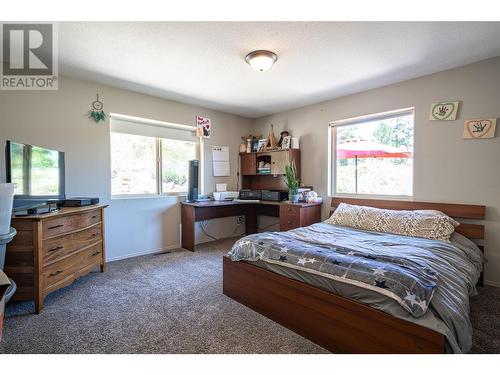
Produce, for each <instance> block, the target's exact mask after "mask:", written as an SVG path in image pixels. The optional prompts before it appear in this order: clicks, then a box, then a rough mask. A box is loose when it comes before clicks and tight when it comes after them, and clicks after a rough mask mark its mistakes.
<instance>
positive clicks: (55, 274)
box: [49, 271, 62, 277]
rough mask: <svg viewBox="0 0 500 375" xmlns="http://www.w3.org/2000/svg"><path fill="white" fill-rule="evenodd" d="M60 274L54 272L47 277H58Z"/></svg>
mask: <svg viewBox="0 0 500 375" xmlns="http://www.w3.org/2000/svg"><path fill="white" fill-rule="evenodd" d="M60 273H62V271H56V272H54V273H51V274H50V275H49V277H53V276H57V275H59V274H60Z"/></svg>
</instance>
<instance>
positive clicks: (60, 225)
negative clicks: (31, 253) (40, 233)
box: [49, 224, 64, 229]
mask: <svg viewBox="0 0 500 375" xmlns="http://www.w3.org/2000/svg"><path fill="white" fill-rule="evenodd" d="M61 227H64V224H57V225H53V226H51V227H49V229H56V228H61Z"/></svg>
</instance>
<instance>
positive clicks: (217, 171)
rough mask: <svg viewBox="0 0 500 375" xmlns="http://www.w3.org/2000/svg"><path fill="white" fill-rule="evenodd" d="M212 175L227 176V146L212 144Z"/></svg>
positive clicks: (228, 173) (228, 172) (228, 174)
mask: <svg viewBox="0 0 500 375" xmlns="http://www.w3.org/2000/svg"><path fill="white" fill-rule="evenodd" d="M212 164H213V173H214V177H229V176H230V171H229V146H212Z"/></svg>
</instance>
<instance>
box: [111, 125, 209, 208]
mask: <svg viewBox="0 0 500 375" xmlns="http://www.w3.org/2000/svg"><path fill="white" fill-rule="evenodd" d="M145 125H147V124H145ZM182 126H184V125H182ZM111 133H117V134H128V135H130V136H138V137H140V135H138V134H129V133H124V132H117V131H113V130H111V129H110V134H111ZM151 138H154V140H155V154H156V161H155V171H156V184H155V185H156V192H155V193H147V194H127V193H121V194H113V186H112V184H111V199H112V200H114V199H141V198H148V199H151V198H172V197H185V196H187V193H188V192H187V191H170V192H164V191H163V184H162V179H161V175H162V167H163V164H162V163H163V161H162V156H163V155H162V139H167V140H173V141H181V140H179V139H175V138H166V137H151ZM185 142H190V141H185ZM110 143H111V137H110ZM192 143H194V144H195V147H196V151H195V153H196V158H197V159H198V160H199V162H200V171H201V170H202V168H203V164H202V163H203V160H202V159H203V158H202V152H203V139H202V138H198V141H193V142H192ZM112 157H113V155H112V152H111V144H110V166H112ZM111 180H112V179H110V183H111ZM198 185H199V186H200V187H201V186H203V173H198Z"/></svg>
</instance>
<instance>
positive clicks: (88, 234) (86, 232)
mask: <svg viewBox="0 0 500 375" xmlns="http://www.w3.org/2000/svg"><path fill="white" fill-rule="evenodd" d="M102 238H103V236H102V230H101V225H100V224H95V225H93V226H91V227H90V228H87V229H83V230H80V231H77V232H73V233H70V234H67V235H63V236H57V237H53V238H49V239H46V240H43V246H42V253H43V264H44V265H48V264H50V263H52V262H55V261H57V260H59V259H61V258H64V257H66V256H68V255H69V254H71V253H73V252H75V251H77V250H79V249H82V248H84V247H89V246H91V245H95V244H96V243H98V242H99V241H102Z"/></svg>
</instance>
